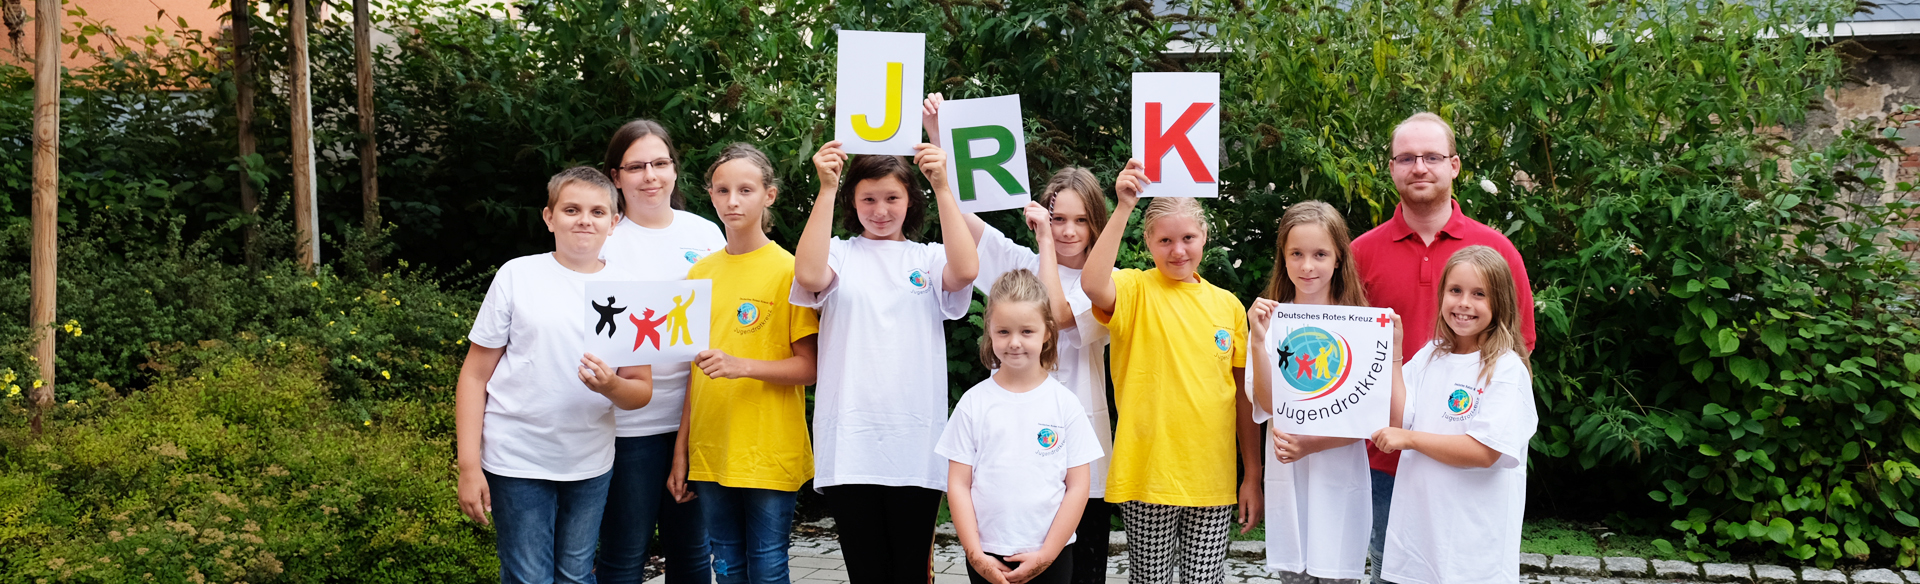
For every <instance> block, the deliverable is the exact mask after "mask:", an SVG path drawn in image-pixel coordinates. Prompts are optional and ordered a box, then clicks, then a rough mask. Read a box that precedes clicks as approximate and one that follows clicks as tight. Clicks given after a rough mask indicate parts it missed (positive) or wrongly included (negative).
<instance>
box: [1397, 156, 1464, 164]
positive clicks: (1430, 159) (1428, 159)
mask: <svg viewBox="0 0 1920 584" xmlns="http://www.w3.org/2000/svg"><path fill="white" fill-rule="evenodd" d="M1454 156H1455V155H1453V154H1401V155H1399V156H1395V157H1393V163H1394V164H1398V165H1400V166H1413V161H1415V160H1419V161H1422V162H1425V163H1427V166H1439V165H1440V163H1442V162H1446V161H1447V159H1450V158H1453V157H1454Z"/></svg>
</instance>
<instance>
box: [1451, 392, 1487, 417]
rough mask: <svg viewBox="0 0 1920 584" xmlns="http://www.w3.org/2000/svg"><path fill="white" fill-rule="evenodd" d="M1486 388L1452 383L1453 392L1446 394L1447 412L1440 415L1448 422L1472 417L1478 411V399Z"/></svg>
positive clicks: (1483, 394) (1484, 393)
mask: <svg viewBox="0 0 1920 584" xmlns="http://www.w3.org/2000/svg"><path fill="white" fill-rule="evenodd" d="M1486 392H1487V390H1484V389H1479V388H1475V387H1472V386H1468V385H1465V384H1460V383H1455V384H1453V393H1450V394H1447V413H1446V415H1444V416H1442V417H1444V418H1446V419H1447V421H1449V422H1459V421H1464V420H1471V419H1473V417H1474V415H1475V414H1477V413H1478V412H1479V411H1480V400H1481V399H1482V398H1483V397H1484V396H1485V395H1486Z"/></svg>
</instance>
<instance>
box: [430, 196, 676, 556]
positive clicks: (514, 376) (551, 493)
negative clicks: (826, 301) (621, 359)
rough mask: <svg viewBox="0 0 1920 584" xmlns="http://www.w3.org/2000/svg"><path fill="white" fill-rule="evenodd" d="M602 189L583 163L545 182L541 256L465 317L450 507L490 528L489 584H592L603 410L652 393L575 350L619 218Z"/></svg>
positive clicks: (607, 418) (626, 372)
mask: <svg viewBox="0 0 1920 584" xmlns="http://www.w3.org/2000/svg"><path fill="white" fill-rule="evenodd" d="M614 209H615V204H614V191H613V184H612V183H611V182H609V181H608V180H607V177H606V176H605V175H602V174H600V172H599V171H596V170H594V169H592V168H588V167H584V166H582V167H574V168H570V169H567V170H566V171H564V172H561V173H560V174H558V175H555V176H554V177H553V180H552V181H550V182H548V183H547V208H546V209H545V210H543V211H541V216H542V217H543V218H544V219H545V220H546V223H547V229H548V230H549V231H552V232H553V239H554V247H555V249H554V252H553V253H547V254H540V255H534V256H527V257H523V258H518V259H515V260H513V261H509V262H507V263H506V264H505V265H502V266H500V271H499V273H498V274H496V275H494V277H493V284H492V286H491V287H489V288H488V289H487V298H486V300H485V301H484V302H483V303H482V304H481V305H480V312H479V313H478V314H476V315H474V321H473V330H472V331H471V332H469V333H467V338H468V340H471V341H473V343H472V345H471V346H470V347H469V348H468V350H467V358H466V362H465V363H463V364H461V366H460V381H459V383H458V385H457V386H456V387H455V390H454V429H455V430H454V431H455V436H456V438H457V444H458V461H459V469H460V484H459V499H460V510H461V511H462V512H464V513H466V514H467V516H468V517H471V518H473V520H474V521H478V522H481V523H486V522H487V521H488V513H489V512H491V514H492V519H493V521H494V522H495V523H496V524H497V526H498V529H497V532H496V533H497V535H496V537H495V544H496V547H497V548H498V551H499V554H500V573H501V580H502V581H506V582H592V581H593V578H594V575H593V555H594V547H595V544H596V543H598V541H599V537H598V536H599V531H600V519H601V512H602V510H603V508H604V505H605V504H606V502H607V485H608V484H609V482H610V481H609V478H610V476H611V474H610V473H609V472H608V471H609V470H611V469H612V468H613V458H614V448H613V428H614V410H615V408H616V407H617V408H619V409H622V410H632V409H638V408H641V407H643V406H646V405H647V404H648V403H649V401H650V400H652V398H653V382H652V371H651V368H650V367H644V366H642V367H622V368H620V369H619V370H618V373H617V374H616V372H615V370H614V369H613V368H611V367H608V366H607V365H606V363H605V362H603V361H601V360H600V359H599V358H597V357H594V356H593V355H591V354H588V353H586V349H585V345H586V338H587V334H588V332H587V323H586V321H585V320H584V319H582V318H581V315H580V304H579V302H580V301H581V299H583V298H585V297H586V286H587V282H589V281H596V280H617V279H619V278H620V274H619V270H614V269H608V268H609V267H610V266H609V265H608V264H607V262H605V261H603V260H601V259H600V248H601V245H602V244H603V243H605V242H606V239H607V233H608V232H610V231H612V230H613V224H614V222H616V221H618V220H619V213H618V212H616V211H615V210H614Z"/></svg>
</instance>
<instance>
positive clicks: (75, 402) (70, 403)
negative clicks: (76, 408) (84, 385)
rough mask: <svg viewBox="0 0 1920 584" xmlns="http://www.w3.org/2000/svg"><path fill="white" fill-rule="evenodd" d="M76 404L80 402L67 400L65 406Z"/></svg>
mask: <svg viewBox="0 0 1920 584" xmlns="http://www.w3.org/2000/svg"><path fill="white" fill-rule="evenodd" d="M77 403H80V400H77V399H70V400H67V405H73V404H77Z"/></svg>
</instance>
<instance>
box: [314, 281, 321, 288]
mask: <svg viewBox="0 0 1920 584" xmlns="http://www.w3.org/2000/svg"><path fill="white" fill-rule="evenodd" d="M313 287H315V288H319V287H320V281H319V280H314V281H313Z"/></svg>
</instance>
